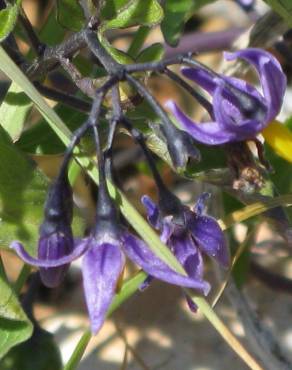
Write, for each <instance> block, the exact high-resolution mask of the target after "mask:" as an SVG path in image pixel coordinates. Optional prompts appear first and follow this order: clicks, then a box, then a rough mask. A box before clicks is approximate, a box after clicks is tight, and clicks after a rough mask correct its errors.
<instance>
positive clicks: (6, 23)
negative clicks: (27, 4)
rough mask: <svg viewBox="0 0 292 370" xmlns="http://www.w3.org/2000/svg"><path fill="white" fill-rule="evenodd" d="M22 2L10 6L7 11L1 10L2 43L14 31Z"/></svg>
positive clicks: (0, 36) (0, 30)
mask: <svg viewBox="0 0 292 370" xmlns="http://www.w3.org/2000/svg"><path fill="white" fill-rule="evenodd" d="M20 4H21V0H17V1H16V2H15V4H9V3H8V5H7V7H6V8H5V9H2V10H0V25H1V26H0V41H3V40H4V39H5V38H6V37H7V36H8V35H9V33H10V32H11V31H12V30H13V28H14V26H15V24H16V21H17V17H18V13H19V7H20Z"/></svg>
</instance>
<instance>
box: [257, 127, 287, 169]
mask: <svg viewBox="0 0 292 370" xmlns="http://www.w3.org/2000/svg"><path fill="white" fill-rule="evenodd" d="M262 135H263V137H264V138H265V141H266V142H267V143H268V144H269V145H270V147H271V148H272V149H273V150H274V152H275V153H276V154H278V155H279V156H280V157H281V158H284V159H285V160H286V161H288V162H291V163H292V132H291V131H290V130H289V129H288V127H286V126H284V125H283V124H282V123H280V122H279V121H272V122H271V123H270V124H269V125H268V126H267V127H266V128H264V130H263V131H262Z"/></svg>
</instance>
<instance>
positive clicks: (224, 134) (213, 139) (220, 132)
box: [165, 100, 235, 145]
mask: <svg viewBox="0 0 292 370" xmlns="http://www.w3.org/2000/svg"><path fill="white" fill-rule="evenodd" d="M165 106H166V107H167V108H169V109H170V110H171V111H172V114H173V115H174V116H175V118H176V119H177V120H178V122H179V123H180V125H181V126H182V128H183V129H184V130H185V131H186V132H188V133H189V134H190V135H191V136H192V137H193V138H194V139H195V140H197V141H199V142H200V143H203V144H207V145H219V144H224V143H227V142H230V141H233V140H234V138H235V135H234V133H231V132H229V130H224V128H222V126H221V125H220V124H219V123H218V122H206V123H201V124H197V123H195V122H193V121H192V120H191V119H190V118H189V117H188V116H186V115H185V114H184V113H183V112H182V111H181V110H180V109H179V108H178V106H177V105H176V104H175V103H174V102H173V101H170V100H169V101H168V102H167V103H166V104H165Z"/></svg>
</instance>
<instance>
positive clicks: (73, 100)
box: [34, 82, 92, 113]
mask: <svg viewBox="0 0 292 370" xmlns="http://www.w3.org/2000/svg"><path fill="white" fill-rule="evenodd" d="M34 85H35V87H36V88H37V89H38V91H39V92H40V93H41V94H42V95H43V96H45V97H46V98H48V99H50V100H54V101H57V102H58V103H61V104H64V105H67V106H68V107H71V108H74V109H76V110H78V111H80V112H84V113H88V112H89V111H90V108H91V105H92V104H91V103H89V102H87V101H85V100H83V99H80V98H77V97H76V96H74V95H70V94H65V93H63V92H61V91H59V90H56V89H53V88H51V87H48V86H45V85H42V84H40V83H39V82H34Z"/></svg>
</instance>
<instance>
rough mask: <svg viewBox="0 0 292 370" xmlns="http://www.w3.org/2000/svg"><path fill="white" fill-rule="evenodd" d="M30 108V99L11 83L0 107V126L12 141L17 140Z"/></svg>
mask: <svg viewBox="0 0 292 370" xmlns="http://www.w3.org/2000/svg"><path fill="white" fill-rule="evenodd" d="M31 107H32V102H31V101H30V99H29V98H28V97H27V96H26V95H25V94H24V93H23V92H22V91H21V90H20V89H19V87H18V86H17V85H16V84H14V83H12V84H11V86H10V88H9V90H8V92H7V94H6V97H5V100H4V101H3V102H2V104H1V106H0V125H1V126H2V127H3V128H4V130H5V131H6V132H7V133H8V135H9V136H10V137H11V139H12V141H17V140H18V139H19V137H20V135H21V133H22V130H23V127H24V124H25V120H26V118H27V116H28V114H29V112H30V110H31Z"/></svg>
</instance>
